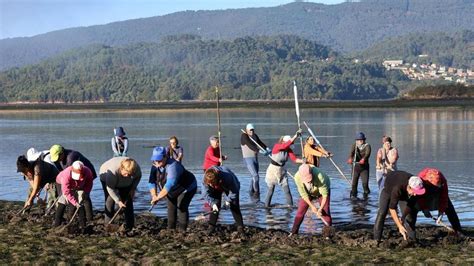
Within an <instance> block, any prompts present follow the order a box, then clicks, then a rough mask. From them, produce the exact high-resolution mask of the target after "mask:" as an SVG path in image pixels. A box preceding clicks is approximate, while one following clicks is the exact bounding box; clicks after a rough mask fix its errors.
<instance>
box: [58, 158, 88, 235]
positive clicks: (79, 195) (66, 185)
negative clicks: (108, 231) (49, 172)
mask: <svg viewBox="0 0 474 266" xmlns="http://www.w3.org/2000/svg"><path fill="white" fill-rule="evenodd" d="M92 182H93V177H92V171H91V170H90V169H89V168H88V167H87V166H84V164H83V163H82V162H80V161H75V162H74V163H73V164H72V166H69V167H67V168H66V169H64V170H62V171H61V172H60V173H59V174H58V176H57V177H56V184H57V185H56V186H57V190H58V192H59V193H58V194H59V199H58V207H57V209H56V214H55V220H54V226H59V225H61V223H62V220H63V215H64V211H65V210H66V205H69V207H68V210H69V216H73V213H74V211H75V210H77V209H78V215H79V227H80V228H85V226H86V216H85V210H84V206H83V202H84V199H85V198H86V197H89V194H90V192H91V190H92ZM89 222H90V221H89Z"/></svg>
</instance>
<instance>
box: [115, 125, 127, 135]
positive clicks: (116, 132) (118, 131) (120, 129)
mask: <svg viewBox="0 0 474 266" xmlns="http://www.w3.org/2000/svg"><path fill="white" fill-rule="evenodd" d="M114 133H115V136H117V137H123V136H125V130H123V127H118V128H114Z"/></svg>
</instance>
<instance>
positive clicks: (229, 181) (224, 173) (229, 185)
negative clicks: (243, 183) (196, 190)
mask: <svg viewBox="0 0 474 266" xmlns="http://www.w3.org/2000/svg"><path fill="white" fill-rule="evenodd" d="M212 168H215V169H217V170H218V171H219V174H218V175H219V178H220V179H221V180H222V183H221V187H220V188H221V190H222V191H223V192H224V193H225V194H226V195H227V196H228V198H229V199H230V200H231V202H232V203H233V204H236V203H237V201H238V199H239V190H240V182H239V179H237V176H235V174H234V173H233V172H232V171H231V170H230V169H229V168H227V167H225V166H213V167H212ZM203 187H204V198H205V199H206V200H207V201H208V202H209V204H210V205H211V206H212V205H213V204H217V202H218V201H219V200H220V199H216V198H215V196H216V194H218V195H222V194H221V193H216V190H215V189H214V188H212V187H210V186H208V185H206V184H204V185H203ZM213 196H214V197H213Z"/></svg>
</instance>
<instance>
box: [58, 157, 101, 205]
mask: <svg viewBox="0 0 474 266" xmlns="http://www.w3.org/2000/svg"><path fill="white" fill-rule="evenodd" d="M71 172H72V166H69V167H67V168H66V169H64V170H63V171H61V172H60V173H59V174H58V176H57V177H56V183H58V184H61V190H62V193H63V195H64V196H65V197H66V199H67V201H68V202H69V203H71V204H72V205H74V206H76V205H77V203H78V202H77V199H76V198H75V197H74V192H75V191H77V190H84V192H85V193H90V192H91V190H92V181H93V177H92V171H91V170H90V169H89V168H87V166H84V168H83V169H82V172H83V176H82V179H80V180H77V181H76V180H74V179H72V177H71Z"/></svg>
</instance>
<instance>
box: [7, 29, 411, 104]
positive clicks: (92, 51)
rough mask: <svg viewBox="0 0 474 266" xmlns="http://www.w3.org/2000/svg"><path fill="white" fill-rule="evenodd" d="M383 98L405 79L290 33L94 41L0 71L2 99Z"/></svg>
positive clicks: (80, 100) (148, 100) (374, 64)
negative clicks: (295, 94)
mask: <svg viewBox="0 0 474 266" xmlns="http://www.w3.org/2000/svg"><path fill="white" fill-rule="evenodd" d="M293 80H297V81H298V86H299V88H300V90H301V97H302V98H303V99H384V98H393V97H395V96H396V95H397V94H398V91H399V86H400V85H401V84H403V82H404V81H405V78H404V77H403V75H401V74H400V73H397V72H387V71H385V69H384V68H383V67H382V66H381V64H379V63H354V62H353V61H352V60H351V59H349V58H346V57H344V56H341V55H339V54H338V53H336V52H334V51H332V50H331V49H329V48H328V47H326V46H323V45H319V44H317V43H315V42H313V41H309V40H305V39H302V38H300V37H296V36H291V35H281V36H275V37H244V38H237V39H234V40H231V41H227V40H204V39H202V38H201V37H199V36H195V35H177V36H168V37H166V38H164V39H163V40H162V41H161V42H160V43H139V44H133V45H129V46H125V47H110V46H105V45H92V46H87V47H84V48H78V49H73V50H70V51H68V52H65V53H63V54H61V55H60V56H57V57H54V58H51V59H48V60H45V61H42V62H41V63H39V64H36V65H30V66H26V67H22V68H13V69H10V70H8V71H4V72H1V73H0V87H1V88H2V90H1V93H0V101H2V102H17V101H31V102H91V101H98V102H150V101H178V100H206V99H213V98H214V97H215V94H214V87H215V86H219V87H220V92H221V97H222V98H223V99H236V100H249V99H266V100H271V99H290V98H292V97H293V95H292V94H293V92H292V90H291V84H292V81H293Z"/></svg>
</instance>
